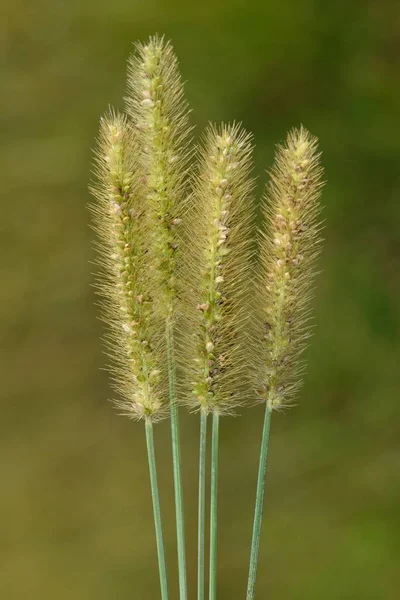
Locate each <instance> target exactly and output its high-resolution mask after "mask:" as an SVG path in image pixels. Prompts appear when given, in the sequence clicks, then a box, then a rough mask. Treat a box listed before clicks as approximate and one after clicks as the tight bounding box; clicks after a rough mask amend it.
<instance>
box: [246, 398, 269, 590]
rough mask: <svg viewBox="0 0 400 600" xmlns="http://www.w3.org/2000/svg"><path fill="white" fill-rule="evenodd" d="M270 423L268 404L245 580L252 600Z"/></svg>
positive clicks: (258, 547) (258, 548)
mask: <svg viewBox="0 0 400 600" xmlns="http://www.w3.org/2000/svg"><path fill="white" fill-rule="evenodd" d="M270 425H271V410H270V409H269V408H268V405H267V404H266V406H265V418H264V428H263V434H262V440H261V450H260V463H259V467H258V479H257V492H256V505H255V509H254V524H253V537H252V541H251V553H250V566H249V578H248V582H247V595H246V600H254V593H255V585H256V577H257V567H258V555H259V550H260V536H261V525H262V516H263V504H264V491H265V476H266V472H267V457H268V442H269V431H270Z"/></svg>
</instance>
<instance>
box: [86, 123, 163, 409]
mask: <svg viewBox="0 0 400 600" xmlns="http://www.w3.org/2000/svg"><path fill="white" fill-rule="evenodd" d="M96 178H97V182H96V183H95V184H94V185H93V187H92V192H93V194H94V196H95V198H96V200H97V202H96V203H94V204H93V205H92V207H91V209H92V213H93V217H94V223H95V229H96V231H97V234H98V243H97V250H98V264H99V266H100V267H101V273H100V276H99V280H98V286H97V287H98V292H99V293H100V295H101V296H102V299H103V300H102V303H101V306H102V308H103V318H104V320H105V321H106V323H107V324H108V326H109V334H108V335H107V338H106V341H107V346H108V353H109V356H110V357H111V358H112V361H113V362H112V365H111V367H110V369H111V372H112V374H113V376H114V387H115V389H116V390H117V392H118V393H119V394H120V399H119V400H116V402H115V403H116V405H117V406H118V408H120V409H121V411H122V412H123V413H124V414H126V415H128V416H129V417H131V418H133V419H141V418H149V419H151V420H153V421H154V420H157V419H159V418H160V417H162V416H163V415H164V413H165V402H164V398H165V395H166V390H167V385H166V381H165V364H164V363H165V359H164V354H165V351H164V347H165V344H164V342H163V337H162V335H161V333H162V331H163V329H162V327H160V324H159V323H157V320H156V318H155V317H154V315H153V311H152V303H153V301H152V298H151V297H150V295H149V290H148V288H149V285H148V283H149V282H148V268H147V264H146V247H145V245H144V235H143V217H144V215H143V208H142V206H141V184H140V181H139V178H138V172H137V146H136V143H135V140H134V138H133V134H132V128H131V126H130V125H129V123H128V121H127V119H126V117H124V116H122V115H119V114H116V113H115V112H113V111H110V112H109V113H108V114H107V115H106V116H105V117H104V118H103V119H102V120H101V123H100V134H99V139H98V144H97V151H96Z"/></svg>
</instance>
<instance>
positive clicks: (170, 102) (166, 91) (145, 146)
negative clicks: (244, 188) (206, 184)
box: [126, 36, 191, 318]
mask: <svg viewBox="0 0 400 600" xmlns="http://www.w3.org/2000/svg"><path fill="white" fill-rule="evenodd" d="M126 103H127V112H128V113H129V115H130V117H131V119H132V123H133V125H134V128H135V132H136V136H137V139H138V143H139V145H140V159H139V160H140V168H141V173H142V175H143V181H142V183H143V188H144V197H145V203H146V213H147V218H148V219H149V231H150V232H151V233H150V235H151V239H150V240H149V252H150V254H151V258H150V259H149V264H150V265H151V268H152V278H151V280H152V289H153V290H154V310H155V311H156V312H159V313H160V314H162V315H163V316H164V317H165V318H171V317H173V315H174V312H175V308H176V298H177V295H178V283H177V280H176V271H177V263H178V262H179V260H180V250H181V234H180V229H181V223H182V218H183V215H184V212H185V210H186V203H187V197H188V180H189V176H188V175H189V173H188V161H189V159H190V157H191V151H190V148H189V143H190V139H189V137H190V136H189V134H190V127H189V124H188V114H189V111H188V107H187V103H186V101H185V99H184V94H183V84H182V82H181V78H180V74H179V70H178V61H177V59H176V57H175V54H174V52H173V49H172V46H171V45H170V43H169V42H164V40H163V38H159V37H157V36H156V37H152V38H150V40H149V42H148V43H147V44H143V45H138V46H137V52H136V54H135V55H133V56H132V57H131V58H130V60H129V68H128V96H127V98H126Z"/></svg>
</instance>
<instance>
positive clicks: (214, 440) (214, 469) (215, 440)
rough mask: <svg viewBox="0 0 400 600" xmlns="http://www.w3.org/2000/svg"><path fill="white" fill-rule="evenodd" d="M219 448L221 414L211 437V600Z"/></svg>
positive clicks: (213, 598) (215, 419)
mask: <svg viewBox="0 0 400 600" xmlns="http://www.w3.org/2000/svg"><path fill="white" fill-rule="evenodd" d="M218 446H219V414H218V413H216V412H215V413H214V414H213V421H212V437H211V502H210V590H209V600H216V597H217V541H218V539H217V533H218Z"/></svg>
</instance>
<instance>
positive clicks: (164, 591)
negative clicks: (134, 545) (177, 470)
mask: <svg viewBox="0 0 400 600" xmlns="http://www.w3.org/2000/svg"><path fill="white" fill-rule="evenodd" d="M145 429H146V444H147V455H148V459H149V471H150V485H151V497H152V500H153V514H154V528H155V532H156V542H157V556H158V569H159V573H160V587H161V600H168V584H167V569H166V566H165V551H164V540H163V533H162V524H161V510H160V498H159V494H158V481H157V469H156V457H155V451H154V436H153V423H152V422H151V421H150V419H146V423H145Z"/></svg>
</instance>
